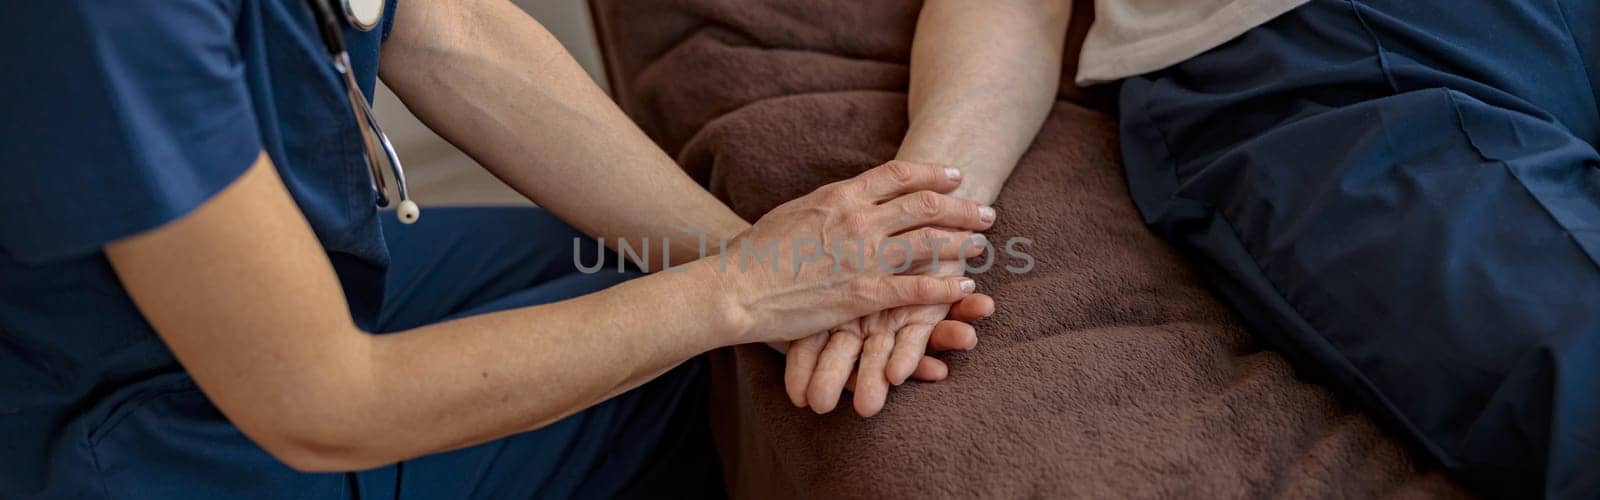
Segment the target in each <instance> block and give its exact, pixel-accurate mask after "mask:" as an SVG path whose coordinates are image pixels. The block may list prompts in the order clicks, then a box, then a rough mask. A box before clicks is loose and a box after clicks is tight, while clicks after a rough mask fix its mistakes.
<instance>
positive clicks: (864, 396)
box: [784, 261, 994, 417]
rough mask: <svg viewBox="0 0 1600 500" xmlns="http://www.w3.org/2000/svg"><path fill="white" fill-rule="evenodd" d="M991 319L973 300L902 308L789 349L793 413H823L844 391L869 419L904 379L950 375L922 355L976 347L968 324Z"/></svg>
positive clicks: (928, 269) (941, 269)
mask: <svg viewBox="0 0 1600 500" xmlns="http://www.w3.org/2000/svg"><path fill="white" fill-rule="evenodd" d="M920 267H921V268H920V269H915V270H914V272H917V273H919V274H924V275H928V276H936V277H959V276H961V275H962V274H963V272H964V269H963V267H962V263H961V262H959V261H958V262H950V261H941V262H938V263H937V264H936V265H935V264H925V265H923V266H920ZM993 313H994V300H993V299H991V298H990V297H988V296H986V295H981V294H975V295H973V296H969V297H967V298H966V299H964V300H962V301H961V302H958V303H956V304H954V305H951V304H929V305H913V306H905V307H899V308H895V309H891V310H887V311H881V312H877V313H872V314H869V315H866V316H863V317H861V318H858V319H856V320H852V321H848V322H846V323H844V324H841V325H839V326H836V327H834V328H833V329H832V330H830V331H828V332H824V333H819V334H816V335H813V336H810V337H807V338H805V339H801V340H798V341H795V342H794V343H792V344H790V346H789V349H788V351H787V356H788V362H787V365H786V367H785V373H784V386H785V389H786V390H787V392H788V395H789V399H790V401H791V402H793V403H794V404H795V406H799V407H808V406H809V407H810V408H811V409H812V410H813V411H815V412H817V413H828V412H831V411H833V409H834V408H835V407H836V406H837V405H838V403H839V399H840V398H841V393H842V391H843V390H844V389H846V388H849V389H850V390H852V391H853V392H854V394H855V396H854V405H855V411H856V413H857V414H859V415H861V416H863V417H870V416H873V415H876V414H877V413H878V412H879V411H880V410H882V409H883V405H884V402H885V401H886V400H887V398H888V393H889V388H890V386H898V385H900V384H902V383H904V382H905V381H906V380H908V379H916V380H921V381H925V382H936V381H939V380H943V379H944V378H945V376H947V375H948V373H949V368H948V367H947V366H945V364H944V362H942V361H939V360H937V359H934V358H932V357H929V356H927V355H926V352H928V351H929V349H930V348H931V349H932V350H934V351H948V350H963V351H965V350H970V349H972V348H974V347H976V346H977V342H978V337H977V332H976V330H974V329H973V327H972V325H971V324H970V323H972V322H973V321H975V320H978V319H981V318H985V317H988V316H989V315H990V314H993Z"/></svg>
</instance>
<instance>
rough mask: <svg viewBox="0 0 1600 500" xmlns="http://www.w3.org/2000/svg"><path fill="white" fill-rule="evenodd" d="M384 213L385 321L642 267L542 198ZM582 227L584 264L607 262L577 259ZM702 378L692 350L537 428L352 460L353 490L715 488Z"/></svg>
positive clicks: (500, 305)
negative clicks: (620, 264)
mask: <svg viewBox="0 0 1600 500" xmlns="http://www.w3.org/2000/svg"><path fill="white" fill-rule="evenodd" d="M383 219H384V223H385V224H386V226H385V227H384V236H385V238H386V239H387V242H388V245H389V249H390V255H391V256H392V259H393V262H392V263H391V264H390V268H389V274H388V277H387V290H386V291H385V297H384V306H383V310H382V313H381V314H380V316H379V319H378V325H377V328H376V329H377V330H378V331H385V332H387V331H396V330H404V329H407V328H412V327H416V326H420V325H424V324H428V323H434V322H438V321H442V320H445V319H449V318H456V317H462V316H471V315H475V314H483V313H487V312H493V311H499V310H504V309H510V308H515V307H523V306H530V305H537V304H543V303H548V302H555V301H559V300H564V299H568V298H572V297H576V296H579V295H583V294H588V293H592V292H596V291H599V290H602V289H605V288H607V287H610V286H612V285H615V284H617V283H621V282H622V281H624V280H627V279H630V278H633V277H637V276H638V274H636V273H633V272H618V271H617V268H616V264H615V260H614V257H613V256H611V255H609V253H608V254H607V255H601V254H600V251H599V249H598V247H597V245H596V244H595V242H594V241H593V240H591V239H589V238H587V237H584V236H583V235H582V234H581V233H579V232H577V231H576V230H574V229H572V228H571V227H570V226H568V225H567V224H565V223H563V222H561V221H560V220H558V219H556V218H555V217H554V216H551V215H550V214H549V213H547V212H545V211H543V210H539V209H536V208H432V209H429V210H428V212H427V214H426V216H424V217H422V218H421V219H420V220H419V221H418V222H417V223H416V224H414V225H410V226H399V225H398V223H396V222H394V218H393V217H384V218H383ZM574 238H579V239H580V240H579V241H581V242H582V245H581V248H582V249H583V250H582V252H583V255H581V256H580V257H581V258H582V259H583V260H582V264H583V265H585V266H590V265H593V264H594V263H595V262H596V261H597V259H602V258H604V259H608V261H609V262H610V264H608V265H607V266H606V268H605V270H603V271H601V272H598V273H595V274H583V273H581V272H578V270H577V266H576V265H575V261H574V253H573V252H574V244H573V241H574ZM537 326H538V325H529V328H530V333H529V334H530V335H532V334H534V333H532V332H531V330H533V329H536V328H537ZM648 333H649V332H639V334H640V335H646V334H648ZM540 334H542V335H582V334H583V332H546V333H540ZM552 355H560V353H552ZM706 391H707V386H706V369H705V367H704V363H703V362H702V360H700V359H696V360H693V361H690V362H688V363H685V364H684V365H682V366H679V367H678V368H676V369H674V370H672V371H670V372H668V373H667V374H665V375H662V376H661V377H659V378H657V379H656V380H654V381H652V382H650V383H648V384H646V385H644V386H642V387H640V388H638V389H635V390H633V391H629V392H627V393H624V394H622V395H620V396H617V397H615V398H613V399H611V400H609V401H606V402H604V403H601V404H600V405H598V406H595V407H593V408H590V409H587V410H584V411H582V412H579V413H577V414H575V415H573V416H571V417H568V418H566V419H563V420H561V421H560V422H557V423H554V424H551V425H549V426H546V427H544V428H541V429H539V430H536V431H533V432H528V433H523V434H518V435H515V436H511V437H507V438H504V439H500V440H497V441H493V442H490V443H486V444H482V445H478V446H473V447H470V448H465V449H461V450H456V451H452V452H447V453H441V454H438V455H431V456H426V457H421V458H417V459H414V460H407V461H405V462H403V463H400V464H397V465H391V466H388V467H384V468H380V469H376V470H372V471H366V472H361V473H357V474H353V475H351V482H352V485H351V486H352V487H353V489H354V490H355V491H356V492H357V495H356V496H357V497H358V498H382V499H391V498H415V499H452V498H494V499H500V498H572V497H576V498H610V497H616V496H624V497H637V496H639V495H640V494H646V495H668V496H680V497H696V498H700V497H711V496H720V495H721V493H720V491H721V488H722V485H721V478H720V474H721V472H720V470H721V469H720V465H719V464H718V462H717V459H716V455H715V451H714V450H713V448H712V445H711V440H710V433H709V427H708V423H707V421H706V413H705V405H706V404H707V401H706ZM462 411H473V409H471V408H462Z"/></svg>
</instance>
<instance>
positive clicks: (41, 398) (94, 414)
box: [0, 0, 395, 498]
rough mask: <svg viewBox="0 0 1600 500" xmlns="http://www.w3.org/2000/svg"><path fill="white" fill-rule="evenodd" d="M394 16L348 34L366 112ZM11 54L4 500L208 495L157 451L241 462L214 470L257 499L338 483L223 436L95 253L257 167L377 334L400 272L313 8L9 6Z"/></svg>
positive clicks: (72, 1) (171, 2)
mask: <svg viewBox="0 0 1600 500" xmlns="http://www.w3.org/2000/svg"><path fill="white" fill-rule="evenodd" d="M394 11H395V5H394V1H393V0H389V5H388V9H387V12H388V14H387V16H386V18H385V19H384V21H383V24H382V25H381V26H380V27H379V28H378V29H376V30H373V31H372V32H368V33H362V32H358V31H355V30H353V29H349V28H347V29H346V30H345V37H346V40H347V43H348V45H349V48H350V52H351V57H352V60H353V63H354V66H355V72H356V79H357V80H358V81H359V82H361V86H362V90H363V91H365V92H366V93H367V95H368V96H371V95H372V90H373V85H374V81H375V75H376V71H377V61H378V49H379V44H380V43H381V40H382V38H383V37H384V36H387V33H388V30H389V27H390V25H391V24H392V15H393V13H394ZM0 47H6V49H5V52H6V55H5V56H4V57H0V75H4V76H3V77H0V116H3V118H0V186H3V187H4V189H5V194H4V195H0V435H3V437H0V498H19V497H29V498H31V497H35V496H46V497H51V498H57V497H61V498H83V497H91V496H102V495H105V496H118V497H129V496H146V495H160V494H163V493H178V492H187V493H191V494H204V493H206V492H194V491H187V490H185V489H183V486H182V485H183V482H182V479H183V478H182V474H184V473H189V474H192V473H193V470H194V467H195V465H194V464H193V463H168V462H167V461H176V459H173V458H172V456H174V455H177V454H171V453H163V452H162V450H187V451H192V452H194V453H195V454H191V455H189V456H209V457H215V458H216V461H217V463H219V464H221V463H227V464H233V466H232V467H219V468H218V470H217V471H215V474H218V475H227V474H236V475H237V476H238V477H237V481H238V482H237V483H236V484H239V485H241V486H252V487H255V488H256V490H255V491H266V490H272V491H278V492H285V491H288V492H299V493H307V494H310V493H317V492H327V491H330V488H340V489H342V488H344V484H343V478H342V477H341V476H338V475H321V476H318V475H299V474H292V473H291V472H290V471H288V470H287V469H286V468H284V467H283V466H282V465H281V464H278V463H277V462H276V461H274V460H272V459H271V457H269V456H267V455H266V454H265V453H263V452H261V450H260V449H259V448H258V447H256V446H254V445H253V444H251V443H250V442H249V441H248V440H246V439H244V437H243V436H242V435H241V434H240V433H239V432H238V430H237V429H236V428H234V427H233V426H231V425H229V424H228V423H227V422H226V420H224V419H223V417H222V416H221V414H220V413H218V412H217V411H216V409H215V408H214V407H212V406H211V405H210V404H209V403H208V402H207V401H206V400H205V398H204V396H203V394H201V393H200V392H199V391H198V389H197V388H195V386H194V383H193V382H192V381H191V380H190V379H189V377H188V376H187V375H185V374H184V372H183V369H182V368H181V367H180V366H179V365H178V363H177V361H176V360H174V358H173V356H172V353H171V352H170V351H169V350H168V349H167V348H166V346H165V345H164V344H163V343H162V342H161V340H160V339H159V338H157V336H156V334H155V332H154V331H152V329H151V328H150V326H149V325H148V324H147V323H146V322H145V321H144V319H143V317H142V316H141V315H140V313H139V311H138V310H137V309H135V308H134V305H133V303H132V302H131V301H130V300H129V298H128V296H127V294H126V293H125V292H124V291H123V289H122V287H121V285H120V284H119V282H118V280H117V278H116V276H115V275H114V274H113V272H112V270H111V267H110V266H109V265H108V263H107V261H106V258H105V256H104V254H103V253H102V252H101V248H102V247H103V246H104V245H105V244H107V243H109V242H112V241H115V240H117V239H119V238H123V237H125V236H129V235H133V234H137V233H140V232H143V231H147V230H150V229H152V228H155V227H157V226H160V225H162V224H164V223H167V222H170V221H172V220H174V219H177V218H180V217H182V216H184V214H186V213H188V212H190V211H191V210H194V209H195V208H196V207H197V206H199V205H200V204H202V203H204V202H205V201H206V200H207V199H208V198H210V197H211V196H212V195H214V194H216V193H217V192H218V191H219V190H220V189H222V188H224V187H226V186H227V185H228V184H229V183H230V182H232V181H233V180H234V179H235V178H237V177H238V176H239V175H240V174H241V173H243V172H244V170H245V169H246V168H248V167H249V166H250V165H251V164H252V163H253V162H254V160H255V158H256V157H257V155H258V154H259V153H260V152H261V151H265V152H267V154H269V155H270V156H271V158H272V160H273V162H274V163H275V164H276V166H277V169H278V172H279V174H280V175H281V176H282V178H283V180H284V182H285V184H286V185H287V186H288V188H289V191H290V192H291V193H293V195H294V198H295V200H296V201H297V202H298V203H299V205H300V208H301V210H302V211H303V212H304V213H305V216H306V218H307V219H309V220H310V222H311V226H312V227H313V228H314V229H315V231H316V235H317V237H318V238H319V239H320V240H321V242H322V244H323V246H324V247H325V248H326V249H327V252H328V255H329V257H330V258H331V259H332V261H333V263H334V266H335V268H336V269H337V271H338V273H339V278H340V280H341V282H342V283H343V284H344V288H345V293H346V295H347V297H348V298H349V299H350V307H351V309H352V313H353V314H354V316H355V318H356V320H357V322H358V323H361V324H363V325H370V324H371V322H372V320H373V316H374V315H375V313H376V311H377V310H378V308H379V307H380V305H381V301H382V298H383V288H384V283H383V276H384V273H385V270H386V266H387V265H388V261H389V257H388V255H387V254H386V252H385V249H384V248H385V247H384V243H383V236H382V234H381V232H380V227H379V224H378V219H377V217H378V213H377V211H376V209H375V207H374V205H373V202H374V200H375V194H374V193H373V191H372V189H371V187H370V180H369V177H368V176H369V174H368V173H367V168H366V166H365V164H364V163H363V161H362V157H361V154H362V148H361V144H360V139H359V135H358V131H357V129H356V124H355V121H354V118H353V116H352V114H351V110H350V108H349V106H348V105H347V104H346V101H345V100H344V98H343V87H342V86H341V85H342V84H341V83H340V81H339V80H337V79H336V77H335V74H334V72H333V71H332V69H331V66H330V64H329V62H328V61H329V60H328V56H327V52H326V49H325V48H324V47H323V45H322V43H321V40H320V38H319V37H318V35H317V32H316V30H315V28H314V25H313V22H312V17H311V13H310V10H309V9H308V6H307V5H306V2H305V1H304V0H161V1H159V2H157V1H129V0H48V1H31V2H9V3H8V5H6V6H5V7H4V8H0ZM158 399H159V400H160V401H161V403H162V404H161V405H159V410H158V411H157V410H151V409H150V408H154V407H156V406H155V405H151V404H149V403H150V402H151V401H155V400H158ZM142 407H144V408H143V409H141V408H142ZM152 413H155V414H152ZM180 430H181V432H180ZM184 471H188V472H184ZM212 493H217V492H212Z"/></svg>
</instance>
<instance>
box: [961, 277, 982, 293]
mask: <svg viewBox="0 0 1600 500" xmlns="http://www.w3.org/2000/svg"><path fill="white" fill-rule="evenodd" d="M977 289H978V282H976V281H972V278H961V293H972V291H973V290H977Z"/></svg>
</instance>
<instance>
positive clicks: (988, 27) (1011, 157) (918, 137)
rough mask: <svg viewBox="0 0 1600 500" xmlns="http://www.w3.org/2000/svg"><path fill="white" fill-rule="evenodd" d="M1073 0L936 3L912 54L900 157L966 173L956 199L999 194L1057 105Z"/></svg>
mask: <svg viewBox="0 0 1600 500" xmlns="http://www.w3.org/2000/svg"><path fill="white" fill-rule="evenodd" d="M1071 10H1072V9H1071V1H1070V0H997V1H992V2H973V1H971V0H929V1H928V2H927V3H926V4H924V5H923V7H922V13H921V15H920V16H919V18H918V20H917V32H916V38H915V39H914V40H913V42H912V49H911V94H910V98H909V113H910V127H909V129H908V130H907V132H906V137H905V139H904V140H903V141H902V142H901V145H900V151H899V153H898V154H897V155H896V157H897V159H901V160H909V161H918V162H926V163H934V164H942V165H951V166H955V167H959V168H961V169H962V171H963V173H965V174H966V176H967V177H966V178H967V181H966V182H965V183H963V184H962V186H961V189H960V190H959V191H958V192H957V194H958V195H962V196H965V197H967V198H970V199H973V200H975V201H978V202H981V203H990V202H993V201H994V199H995V197H997V196H999V193H1000V188H1001V187H1002V186H1003V185H1004V184H1005V181H1006V178H1007V177H1009V176H1010V175H1011V170H1012V169H1013V168H1015V167H1016V164H1017V161H1018V160H1019V159H1021V158H1022V154H1023V152H1025V151H1027V149H1028V146H1029V144H1031V143H1032V142H1033V138H1034V136H1035V135H1037V134H1038V132H1039V127H1040V125H1042V124H1043V123H1044V118H1045V116H1046V115H1047V114H1048V113H1049V112H1050V107H1051V105H1052V104H1053V103H1054V101H1055V94H1056V88H1057V85H1058V83H1059V80H1060V74H1061V56H1062V51H1063V47H1062V46H1063V44H1064V43H1065V39H1066V30H1067V22H1068V17H1069V15H1070V14H1071Z"/></svg>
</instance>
